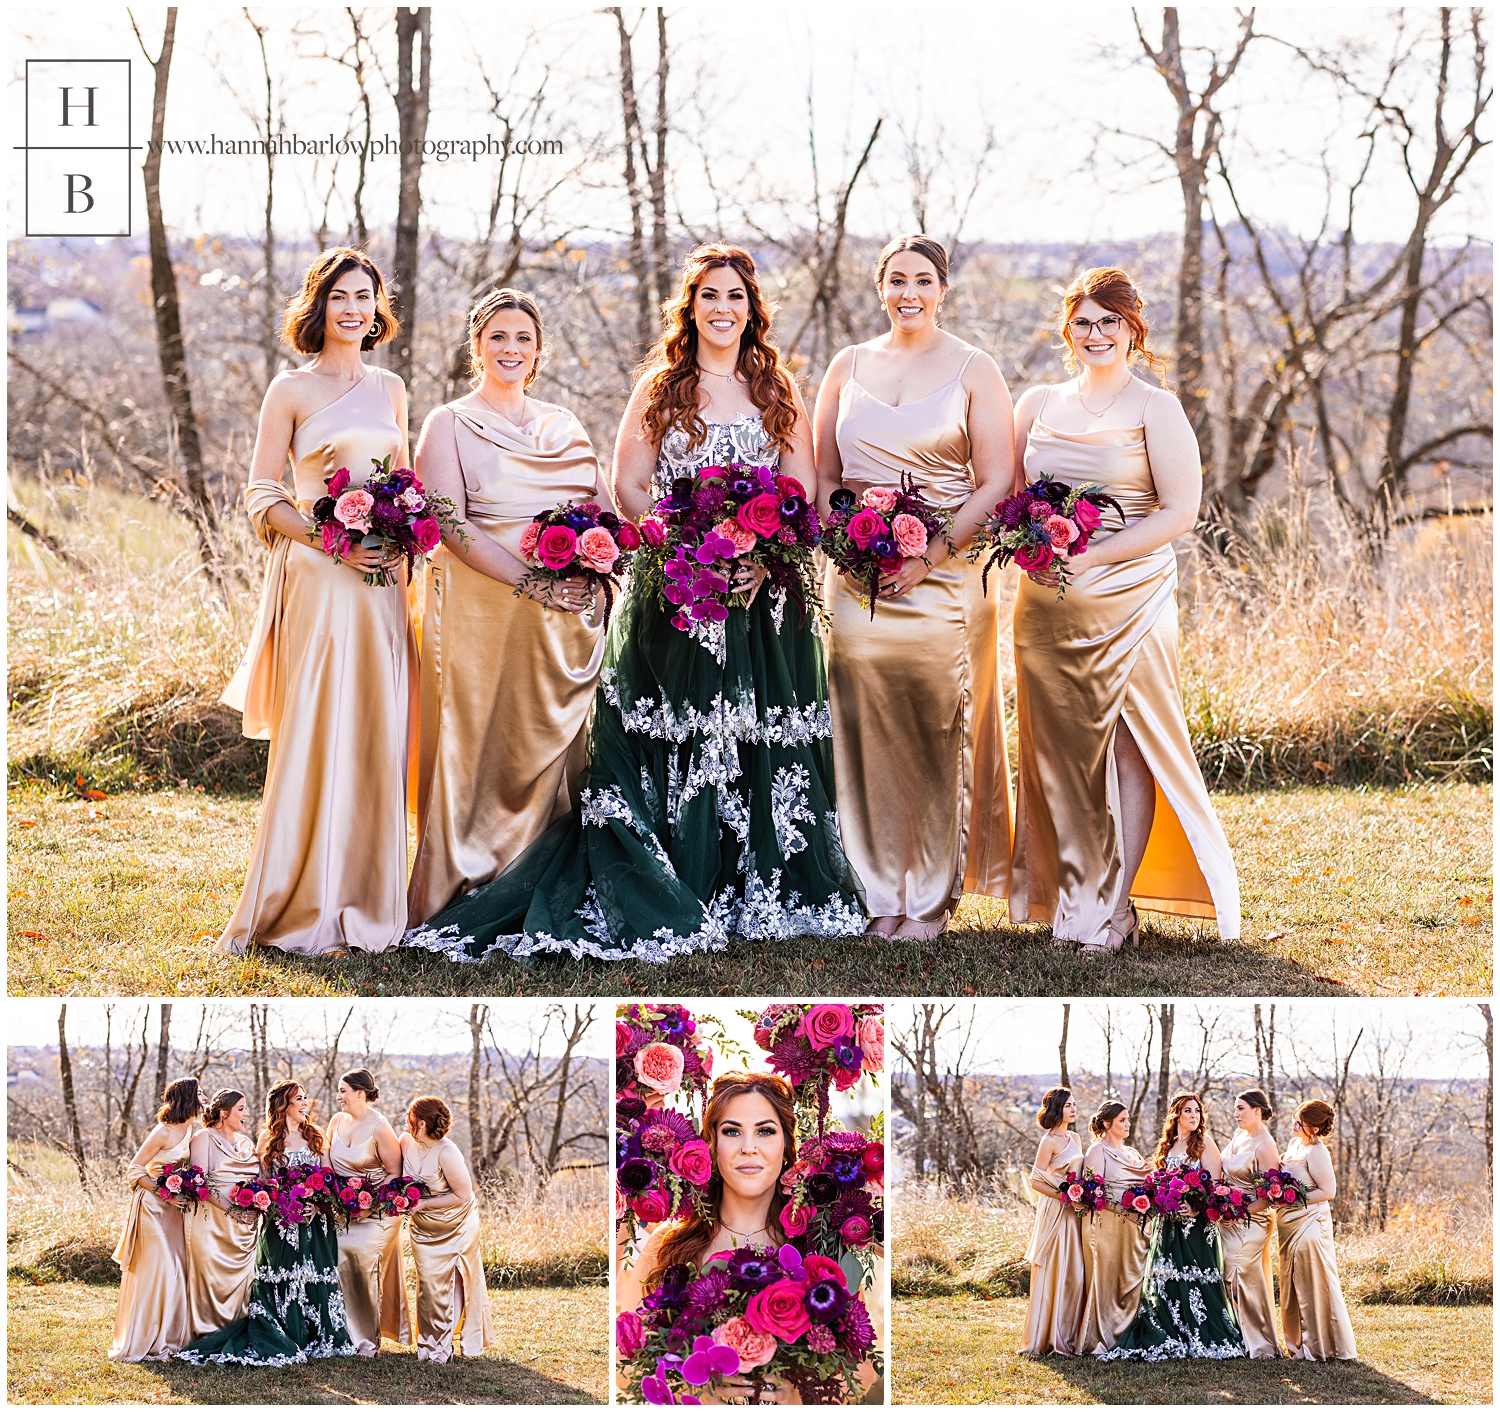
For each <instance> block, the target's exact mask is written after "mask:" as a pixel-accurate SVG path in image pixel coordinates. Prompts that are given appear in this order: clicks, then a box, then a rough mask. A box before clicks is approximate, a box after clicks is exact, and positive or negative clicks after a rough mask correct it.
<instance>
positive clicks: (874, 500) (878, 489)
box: [859, 485, 901, 515]
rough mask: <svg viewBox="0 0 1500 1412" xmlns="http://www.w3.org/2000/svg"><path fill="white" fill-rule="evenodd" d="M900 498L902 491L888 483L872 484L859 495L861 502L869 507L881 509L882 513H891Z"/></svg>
mask: <svg viewBox="0 0 1500 1412" xmlns="http://www.w3.org/2000/svg"><path fill="white" fill-rule="evenodd" d="M900 498H901V496H900V493H899V492H898V491H895V490H892V489H891V487H890V486H888V485H872V486H871V487H870V488H869V489H868V490H867V491H865V493H864V494H863V495H861V496H860V497H859V503H860V504H861V505H864V506H866V507H867V508H868V509H871V510H879V511H880V513H881V514H882V515H889V514H890V513H891V511H892V510H894V509H895V508H896V501H898V500H899V499H900Z"/></svg>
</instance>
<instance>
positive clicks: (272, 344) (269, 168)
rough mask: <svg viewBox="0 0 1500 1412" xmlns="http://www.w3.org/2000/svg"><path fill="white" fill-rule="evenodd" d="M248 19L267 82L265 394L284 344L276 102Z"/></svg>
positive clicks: (260, 28) (262, 31)
mask: <svg viewBox="0 0 1500 1412" xmlns="http://www.w3.org/2000/svg"><path fill="white" fill-rule="evenodd" d="M245 19H246V20H247V21H249V24H250V28H251V29H253V30H254V31H255V38H256V40H257V42H258V43H259V45H260V67H261V72H262V73H263V74H264V75H265V80H266V129H265V131H266V221H265V229H264V231H263V232H262V234H261V240H260V258H261V264H262V265H263V266H264V272H263V274H262V280H263V285H262V288H261V323H260V356H261V363H262V378H263V381H262V386H261V391H262V394H264V392H265V389H266V388H268V387H270V385H271V379H272V378H273V377H275V376H276V363H277V358H278V355H279V347H280V342H281V330H280V323H281V320H280V317H279V315H280V313H281V310H280V308H279V307H278V301H277V297H276V228H275V225H274V223H273V220H272V212H273V211H274V209H275V203H276V151H275V136H276V133H275V122H276V114H275V104H274V101H273V100H274V91H273V89H272V85H271V61H270V59H269V57H268V56H267V54H266V26H265V25H258V24H256V23H255V21H254V20H253V19H251V18H250V11H249V10H246V11H245Z"/></svg>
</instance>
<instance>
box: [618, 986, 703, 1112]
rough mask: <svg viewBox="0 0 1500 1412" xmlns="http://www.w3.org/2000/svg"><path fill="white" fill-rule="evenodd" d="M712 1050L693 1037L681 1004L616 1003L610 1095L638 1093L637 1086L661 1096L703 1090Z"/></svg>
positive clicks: (691, 1022) (695, 1033)
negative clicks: (612, 1087)
mask: <svg viewBox="0 0 1500 1412" xmlns="http://www.w3.org/2000/svg"><path fill="white" fill-rule="evenodd" d="M713 1067H714V1052H713V1050H712V1049H710V1048H709V1047H708V1045H706V1044H705V1043H704V1042H703V1041H702V1040H701V1039H700V1038H699V1037H698V1024H697V1021H696V1020H694V1019H693V1013H692V1011H691V1010H689V1009H688V1008H687V1007H686V1006H684V1005H673V1004H672V1003H671V1002H669V1001H663V1002H661V1003H659V1004H655V1005H621V1006H620V1007H619V1008H618V1010H616V1012H615V1094H616V1097H617V1098H627V1097H628V1098H639V1097H640V1092H641V1089H642V1088H646V1089H649V1090H650V1091H652V1092H653V1093H659V1094H661V1095H662V1097H663V1098H665V1097H666V1096H667V1095H668V1094H672V1093H678V1092H682V1093H686V1094H687V1095H688V1097H689V1099H691V1098H693V1097H700V1098H701V1097H702V1096H703V1095H704V1094H706V1093H707V1092H708V1085H709V1081H710V1079H711V1077H712V1075H713Z"/></svg>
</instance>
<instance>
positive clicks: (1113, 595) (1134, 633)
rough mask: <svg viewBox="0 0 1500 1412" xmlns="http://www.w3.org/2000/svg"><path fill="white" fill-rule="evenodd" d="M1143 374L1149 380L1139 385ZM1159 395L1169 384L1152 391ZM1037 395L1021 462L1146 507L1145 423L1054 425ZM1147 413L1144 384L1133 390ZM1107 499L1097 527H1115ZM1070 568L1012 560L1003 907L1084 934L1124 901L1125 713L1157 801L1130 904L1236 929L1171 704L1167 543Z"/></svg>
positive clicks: (1031, 474)
mask: <svg viewBox="0 0 1500 1412" xmlns="http://www.w3.org/2000/svg"><path fill="white" fill-rule="evenodd" d="M1153 391H1154V390H1153V389H1147V390H1146V396H1147V397H1149V396H1150V395H1152V392H1153ZM1161 395H1167V394H1161ZM1045 412H1046V401H1045V399H1044V400H1043V403H1042V407H1041V409H1040V410H1039V411H1038V414H1037V419H1036V421H1035V422H1033V423H1032V427H1031V431H1030V433H1029V435H1028V437H1027V441H1026V454H1025V463H1026V478H1027V480H1028V481H1034V480H1036V479H1038V478H1039V477H1040V476H1041V475H1042V474H1043V473H1044V472H1045V473H1047V474H1050V475H1051V476H1052V477H1053V479H1055V480H1058V481H1060V482H1062V483H1063V484H1065V485H1080V484H1082V483H1083V482H1085V481H1094V482H1097V483H1099V484H1102V485H1103V486H1104V488H1105V489H1106V490H1107V491H1108V492H1109V494H1111V495H1112V496H1114V497H1115V499H1116V500H1118V501H1119V502H1120V505H1121V507H1122V508H1123V510H1124V511H1125V519H1126V523H1127V524H1135V523H1136V522H1137V521H1139V520H1141V519H1144V518H1145V516H1146V515H1148V514H1150V513H1151V512H1152V511H1153V510H1155V509H1156V508H1157V498H1156V484H1155V482H1154V481H1153V480H1152V478H1151V461H1150V457H1149V454H1148V448H1147V445H1146V429H1145V426H1144V424H1142V425H1140V426H1134V427H1125V428H1120V429H1115V430H1105V431H1090V432H1078V433H1074V432H1060V431H1054V430H1053V429H1052V428H1051V427H1049V426H1048V425H1047V424H1046V422H1045V421H1044V420H1043V414H1044V413H1045ZM1142 416H1144V399H1143V404H1142ZM1117 520H1118V516H1117V515H1116V514H1115V512H1114V511H1113V510H1106V511H1105V525H1104V528H1103V529H1101V530H1100V531H1099V532H1098V533H1097V534H1096V535H1095V542H1096V543H1098V542H1101V541H1103V540H1104V539H1106V538H1107V537H1108V535H1109V534H1110V533H1112V532H1114V531H1117V530H1118V529H1119V528H1120V525H1119V524H1118V523H1116V522H1117ZM1082 565H1083V566H1082V567H1080V568H1079V569H1077V570H1076V571H1075V573H1074V575H1073V579H1072V582H1071V583H1070V584H1069V585H1068V590H1067V594H1066V596H1065V597H1064V598H1063V601H1062V602H1061V603H1059V602H1057V601H1056V600H1057V591H1056V590H1055V589H1051V588H1044V587H1041V586H1040V585H1038V584H1035V583H1033V582H1032V581H1031V579H1030V578H1029V577H1028V576H1027V575H1025V574H1022V575H1020V583H1019V587H1018V588H1017V591H1016V607H1015V618H1014V640H1015V653H1016V718H1017V722H1016V723H1017V727H1018V738H1019V746H1020V751H1019V753H1020V761H1019V771H1018V773H1019V784H1018V787H1017V802H1016V842H1015V852H1014V854H1013V856H1012V858H1011V890H1010V914H1011V919H1012V920H1013V921H1016V922H1026V921H1037V922H1048V923H1050V924H1051V926H1052V932H1053V935H1054V936H1055V937H1057V938H1059V939H1061V940H1066V941H1076V942H1081V943H1084V944H1086V945H1097V944H1100V943H1103V942H1105V941H1107V940H1108V935H1109V922H1110V919H1111V917H1112V916H1114V915H1115V912H1116V910H1117V908H1123V903H1124V899H1123V897H1122V896H1121V894H1122V892H1123V891H1124V888H1125V878H1124V876H1123V872H1122V867H1121V858H1120V838H1119V823H1118V818H1117V815H1118V810H1119V785H1118V778H1117V776H1116V773H1115V763H1114V733H1115V723H1116V722H1117V721H1118V720H1119V719H1120V718H1121V717H1122V716H1123V718H1124V719H1125V721H1126V722H1127V723H1128V725H1129V727H1130V732H1131V734H1132V735H1133V736H1134V737H1135V741H1136V744H1137V745H1138V746H1139V747H1140V751H1141V755H1142V756H1143V758H1144V759H1145V761H1146V764H1147V765H1148V766H1149V768H1150V770H1151V774H1152V776H1153V777H1154V778H1155V780H1156V817H1155V820H1154V822H1153V823H1152V826H1151V836H1150V838H1149V840H1148V841H1147V844H1146V853H1145V857H1144V858H1143V860H1142V862H1141V866H1140V870H1139V872H1138V873H1137V874H1136V878H1135V883H1134V886H1133V887H1132V888H1131V893H1130V895H1131V896H1132V897H1133V898H1134V900H1135V901H1136V903H1137V904H1138V905H1139V906H1140V907H1143V908H1149V909H1151V910H1153V911H1158V912H1172V913H1176V914H1178V915H1180V916H1187V917H1215V918H1217V920H1218V927H1219V935H1220V936H1221V937H1223V938H1224V939H1225V940H1230V939H1233V938H1235V937H1238V936H1239V934H1240V886H1239V878H1238V875H1237V874H1236V872H1235V867H1234V859H1233V857H1231V855H1230V852H1229V843H1228V840H1227V839H1226V838H1225V837H1224V830H1223V828H1222V826H1221V825H1220V823H1219V820H1218V817H1217V816H1216V815H1215V813H1214V810H1213V805H1212V804H1211V803H1210V802H1209V798H1208V791H1207V789H1206V788H1205V787H1204V784H1203V775H1202V773H1201V772H1200V771H1199V769H1198V762H1197V760H1196V759H1195V757H1194V755H1193V746H1192V741H1191V740H1190V739H1189V737H1188V729H1187V721H1186V719H1185V717H1184V715H1183V705H1182V682H1181V663H1180V654H1179V649H1178V638H1177V559H1176V556H1175V555H1174V554H1173V552H1172V546H1171V545H1170V544H1164V545H1162V546H1161V547H1160V548H1159V549H1155V550H1152V552H1151V553H1149V554H1145V555H1142V556H1141V557H1139V558H1136V559H1129V560H1126V561H1125V562H1124V563H1119V564H1101V565H1096V566H1094V567H1089V566H1088V559H1087V557H1085V558H1084V560H1083V561H1082Z"/></svg>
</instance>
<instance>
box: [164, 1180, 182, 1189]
mask: <svg viewBox="0 0 1500 1412" xmlns="http://www.w3.org/2000/svg"><path fill="white" fill-rule="evenodd" d="M167 1190H168V1191H181V1190H182V1178H181V1177H168V1178H167Z"/></svg>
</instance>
